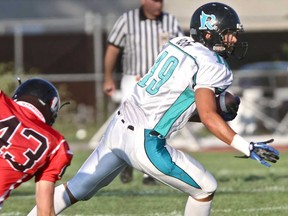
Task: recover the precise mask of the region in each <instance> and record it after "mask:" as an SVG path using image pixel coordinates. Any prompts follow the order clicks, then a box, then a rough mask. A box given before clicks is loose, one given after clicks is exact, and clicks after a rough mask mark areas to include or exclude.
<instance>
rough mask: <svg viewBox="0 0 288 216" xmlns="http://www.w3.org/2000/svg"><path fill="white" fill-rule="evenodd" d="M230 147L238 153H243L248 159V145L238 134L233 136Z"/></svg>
mask: <svg viewBox="0 0 288 216" xmlns="http://www.w3.org/2000/svg"><path fill="white" fill-rule="evenodd" d="M230 145H231V146H232V147H233V148H235V149H237V150H238V151H241V152H243V153H244V154H245V155H246V156H248V157H250V143H249V142H247V141H246V140H245V139H243V138H242V137H241V136H239V135H238V134H235V136H234V137H233V140H232V142H231V144H230Z"/></svg>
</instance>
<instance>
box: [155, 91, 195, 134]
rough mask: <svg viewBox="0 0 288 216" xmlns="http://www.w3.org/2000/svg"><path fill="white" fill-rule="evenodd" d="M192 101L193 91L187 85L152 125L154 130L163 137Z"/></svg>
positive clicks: (193, 100)
mask: <svg viewBox="0 0 288 216" xmlns="http://www.w3.org/2000/svg"><path fill="white" fill-rule="evenodd" d="M194 102H195V99H194V92H193V91H192V90H191V89H190V88H189V87H187V88H186V89H185V90H184V91H183V92H182V93H181V95H180V96H179V97H178V98H177V100H176V101H175V102H174V103H173V104H172V105H171V106H170V108H169V109H168V110H167V111H166V112H165V113H164V115H163V116H162V118H161V119H160V121H159V122H158V123H157V124H156V126H155V127H154V130H155V131H157V132H158V133H160V134H161V135H162V136H163V137H165V136H166V135H167V133H168V132H169V130H170V128H171V127H172V125H173V124H174V122H175V121H176V120H177V119H178V118H179V116H181V115H182V113H183V112H185V110H187V109H188V108H189V107H190V106H191V105H192V104H193V103H194Z"/></svg>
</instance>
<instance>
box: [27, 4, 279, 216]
mask: <svg viewBox="0 0 288 216" xmlns="http://www.w3.org/2000/svg"><path fill="white" fill-rule="evenodd" d="M190 28H191V37H178V38H174V39H172V40H171V41H170V42H168V43H167V44H166V46H165V48H164V50H163V51H162V52H161V53H160V54H159V56H158V58H157V60H156V61H155V63H154V65H153V66H152V68H151V69H150V70H149V72H148V73H147V75H145V76H144V77H143V78H142V79H141V80H140V81H139V82H138V84H137V86H136V87H135V89H134V92H133V93H132V95H131V96H130V97H128V99H127V100H126V101H125V102H123V103H122V105H121V107H120V109H119V111H118V112H117V113H116V115H115V117H114V118H113V119H112V121H111V122H110V125H109V127H108V129H107V130H106V132H105V134H104V136H103V138H102V140H101V141H100V144H99V146H98V147H97V148H96V149H95V150H94V152H93V153H92V154H91V155H90V157H89V158H88V159H87V160H86V162H85V163H84V164H83V165H82V167H81V168H80V170H79V171H78V172H77V174H76V175H75V176H74V177H73V178H72V179H71V180H69V181H68V182H67V183H66V184H62V185H59V186H58V187H56V190H55V199H54V200H55V212H56V213H59V212H61V211H62V210H64V209H65V208H67V207H68V206H70V205H72V204H73V203H75V202H77V201H80V200H88V199H89V198H91V197H92V196H93V195H94V194H95V193H96V192H97V191H98V190H99V189H101V188H102V187H104V186H106V185H108V184H109V183H110V182H111V181H112V180H113V179H114V178H115V177H116V176H117V175H118V174H119V173H120V171H121V170H122V169H123V167H125V166H126V165H127V164H129V165H130V166H132V167H134V168H135V169H137V170H139V171H142V172H144V173H146V174H148V175H150V176H153V177H154V178H155V179H157V180H159V181H160V182H163V183H164V184H166V185H169V186H171V187H173V188H176V189H179V190H180V191H183V192H185V193H187V195H188V197H189V198H188V200H187V203H186V207H185V210H184V214H185V215H189V216H202V215H205V216H206V215H209V214H210V208H211V204H212V198H213V195H214V192H215V191H216V188H217V182H216V180H215V179H214V177H213V176H212V175H211V174H210V173H209V172H208V171H207V170H206V169H205V168H204V167H203V166H202V165H201V164H200V163H199V162H198V161H196V160H195V159H194V158H193V157H191V156H190V155H188V154H186V153H184V152H182V151H180V150H177V149H175V148H173V147H171V146H170V145H169V144H168V143H167V140H168V138H169V136H170V135H171V134H172V133H173V132H175V131H177V130H179V129H180V128H182V127H183V126H184V125H185V124H186V123H187V122H188V121H189V120H191V117H193V119H195V120H197V116H198V117H199V118H198V120H200V121H201V122H202V123H203V124H204V125H205V126H206V127H207V128H208V129H209V130H210V131H211V132H212V134H214V135H215V136H216V137H218V138H219V139H220V140H222V141H223V142H225V143H226V144H228V145H231V146H232V147H234V148H235V149H237V150H239V151H240V152H242V153H244V154H245V157H250V158H252V159H255V160H257V161H258V162H260V163H261V164H263V165H265V166H270V164H269V163H268V162H274V163H275V162H276V161H277V160H278V159H279V156H278V155H279V153H278V151H277V150H276V149H274V148H273V147H271V146H269V145H267V142H248V141H246V140H245V139H243V138H242V137H241V136H240V135H238V134H237V133H236V132H235V131H234V130H232V129H231V128H230V127H229V125H228V124H227V123H226V121H225V120H224V119H223V118H222V116H221V115H220V114H219V113H218V112H217V109H216V102H215V95H218V94H220V93H221V92H223V91H225V90H226V89H227V88H228V87H229V86H230V85H231V83H232V80H233V75H232V71H231V70H230V68H229V66H228V65H227V63H226V61H225V58H227V57H229V56H235V55H236V54H237V53H238V52H237V49H238V48H239V47H240V48H243V50H244V54H245V52H246V51H245V48H247V47H246V45H247V44H245V43H239V42H237V39H238V32H241V31H243V27H242V25H241V23H240V20H239V17H238V15H237V13H236V12H235V11H234V10H233V9H232V8H231V7H229V6H228V5H224V4H221V3H208V4H205V5H203V6H201V7H200V8H198V9H197V10H196V11H195V12H194V14H193V15H192V18H191V25H190ZM237 56H238V57H239V58H240V57H242V56H240V55H237ZM187 145H189V143H187ZM267 161H268V162H267ZM95 211H96V212H97V210H95V209H93V212H95ZM35 213H36V210H35V209H33V210H32V212H31V213H30V215H35Z"/></svg>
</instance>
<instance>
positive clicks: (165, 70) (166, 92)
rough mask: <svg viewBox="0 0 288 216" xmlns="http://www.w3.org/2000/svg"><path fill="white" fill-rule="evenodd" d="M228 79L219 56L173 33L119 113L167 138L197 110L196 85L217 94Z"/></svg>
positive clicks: (230, 75) (230, 81)
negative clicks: (174, 35)
mask: <svg viewBox="0 0 288 216" xmlns="http://www.w3.org/2000/svg"><path fill="white" fill-rule="evenodd" d="M232 80H233V74H232V71H231V70H230V68H229V66H228V65H227V63H226V61H225V60H224V59H223V58H222V57H221V56H219V55H218V54H217V53H215V52H212V51H210V50H209V49H208V48H206V47H205V46H203V45H202V44H200V43H197V42H195V41H193V39H192V38H191V37H177V38H174V39H172V40H171V41H169V42H168V43H167V44H166V46H165V48H164V49H163V51H162V52H161V53H160V54H159V55H158V58H157V60H156V62H155V64H154V65H153V66H152V67H151V69H150V70H149V72H148V73H147V74H146V75H145V76H144V77H143V78H142V79H141V80H140V81H139V82H138V83H137V85H136V87H135V89H134V92H133V94H132V95H131V96H130V97H129V98H128V100H127V101H126V102H124V104H123V105H122V106H124V107H125V108H124V109H123V114H124V116H125V117H126V118H127V119H129V122H131V123H133V124H134V125H139V126H143V127H144V128H146V129H153V130H155V131H157V132H158V133H159V134H161V135H162V137H165V138H168V137H169V136H170V135H171V134H172V133H173V132H174V131H176V130H179V129H181V128H182V127H183V126H184V125H185V124H186V123H187V121H188V120H189V118H190V117H191V116H192V115H193V114H195V113H196V112H197V111H196V105H195V99H194V93H195V90H196V89H197V88H210V89H212V90H213V91H215V94H216V95H217V94H220V93H221V92H223V91H225V90H226V89H227V88H228V87H229V86H230V85H231V83H232ZM140 107H141V108H140ZM151 110H153V112H151Z"/></svg>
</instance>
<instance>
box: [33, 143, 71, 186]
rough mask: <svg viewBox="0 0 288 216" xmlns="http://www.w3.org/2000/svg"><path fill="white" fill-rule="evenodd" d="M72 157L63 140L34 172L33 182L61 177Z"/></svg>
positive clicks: (54, 180)
mask: <svg viewBox="0 0 288 216" xmlns="http://www.w3.org/2000/svg"><path fill="white" fill-rule="evenodd" d="M72 157H73V153H72V151H71V150H70V149H69V146H68V143H67V142H66V141H65V140H62V142H61V143H60V144H59V145H58V146H57V147H56V149H54V151H53V152H52V153H51V155H50V157H49V159H48V161H47V163H46V164H45V165H44V166H43V167H42V168H41V169H40V170H39V171H37V173H36V174H35V182H37V181H40V180H46V181H51V182H56V181H57V180H59V179H61V177H62V175H63V174H64V172H65V169H66V168H67V167H68V166H69V165H70V163H71V160H72Z"/></svg>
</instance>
